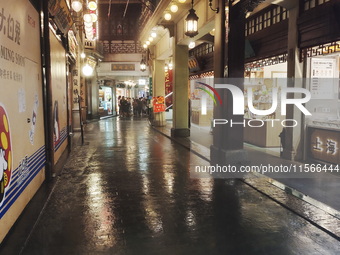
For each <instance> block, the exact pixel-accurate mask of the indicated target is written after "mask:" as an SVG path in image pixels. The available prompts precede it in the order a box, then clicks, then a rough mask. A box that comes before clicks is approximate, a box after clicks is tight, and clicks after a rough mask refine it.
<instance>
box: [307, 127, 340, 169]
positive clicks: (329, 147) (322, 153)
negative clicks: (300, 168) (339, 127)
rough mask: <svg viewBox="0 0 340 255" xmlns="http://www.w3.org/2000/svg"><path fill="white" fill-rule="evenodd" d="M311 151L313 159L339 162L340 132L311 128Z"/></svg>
mask: <svg viewBox="0 0 340 255" xmlns="http://www.w3.org/2000/svg"><path fill="white" fill-rule="evenodd" d="M309 131H310V132H309V134H310V143H309V151H310V156H311V157H312V158H313V159H317V160H321V161H326V162H329V163H334V164H338V163H339V162H340V152H339V146H340V133H339V132H336V131H331V130H324V129H315V128H310V129H309Z"/></svg>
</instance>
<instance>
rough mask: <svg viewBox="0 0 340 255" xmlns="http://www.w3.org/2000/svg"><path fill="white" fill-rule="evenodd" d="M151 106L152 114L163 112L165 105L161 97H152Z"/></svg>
mask: <svg viewBox="0 0 340 255" xmlns="http://www.w3.org/2000/svg"><path fill="white" fill-rule="evenodd" d="M152 104H153V112H165V104H164V97H163V96H158V97H153V99H152Z"/></svg>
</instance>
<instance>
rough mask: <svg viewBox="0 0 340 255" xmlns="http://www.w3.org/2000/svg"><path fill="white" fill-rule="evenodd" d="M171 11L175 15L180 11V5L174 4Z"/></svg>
mask: <svg viewBox="0 0 340 255" xmlns="http://www.w3.org/2000/svg"><path fill="white" fill-rule="evenodd" d="M170 11H171V12H173V13H175V12H177V11H178V5H177V4H175V3H173V4H172V5H171V6H170Z"/></svg>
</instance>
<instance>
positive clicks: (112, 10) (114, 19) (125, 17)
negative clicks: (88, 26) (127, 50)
mask: <svg viewBox="0 0 340 255" xmlns="http://www.w3.org/2000/svg"><path fill="white" fill-rule="evenodd" d="M158 2H159V0H151V1H150V0H99V1H98V12H99V15H98V21H99V40H100V41H118V40H119V41H120V40H123V41H124V40H137V39H138V34H139V29H140V27H141V26H142V23H143V22H142V21H141V16H142V15H144V14H145V13H146V12H150V11H153V10H154V9H155V5H156V4H158ZM142 19H143V17H142Z"/></svg>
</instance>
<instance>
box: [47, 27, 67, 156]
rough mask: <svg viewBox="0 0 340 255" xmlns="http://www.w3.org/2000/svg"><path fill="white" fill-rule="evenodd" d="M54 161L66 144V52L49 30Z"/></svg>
mask: <svg viewBox="0 0 340 255" xmlns="http://www.w3.org/2000/svg"><path fill="white" fill-rule="evenodd" d="M50 41H51V69H52V72H51V73H52V95H53V134H54V152H55V163H56V162H57V161H58V159H59V158H60V156H61V154H62V152H63V151H64V149H65V148H66V146H67V95H66V91H67V89H66V84H67V81H66V77H67V75H66V52H65V49H64V48H63V46H62V45H61V43H60V42H59V41H58V39H57V38H56V36H55V35H54V34H53V33H52V32H50Z"/></svg>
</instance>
